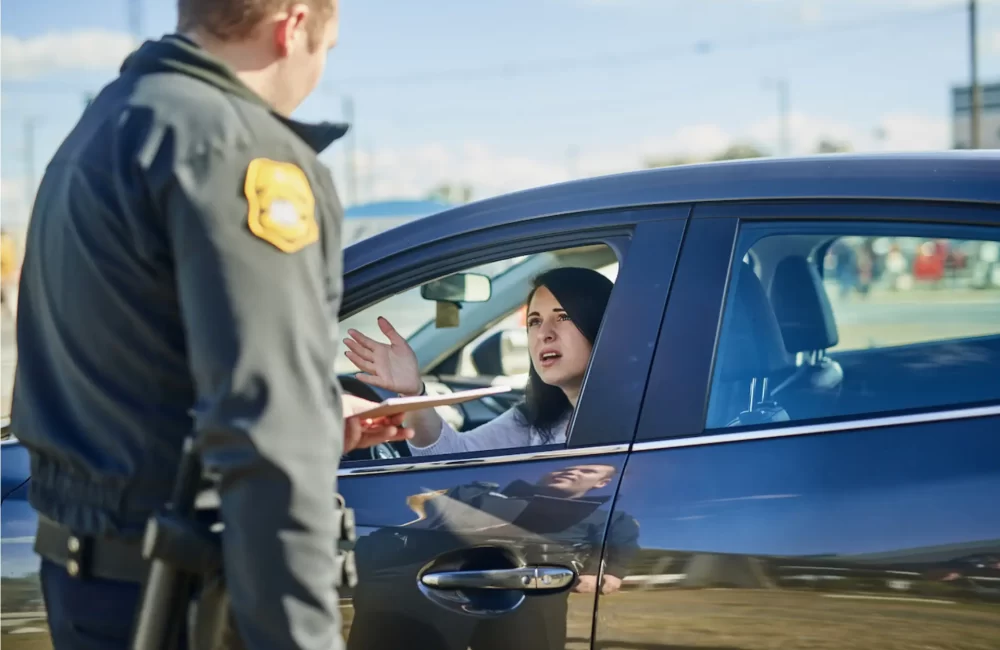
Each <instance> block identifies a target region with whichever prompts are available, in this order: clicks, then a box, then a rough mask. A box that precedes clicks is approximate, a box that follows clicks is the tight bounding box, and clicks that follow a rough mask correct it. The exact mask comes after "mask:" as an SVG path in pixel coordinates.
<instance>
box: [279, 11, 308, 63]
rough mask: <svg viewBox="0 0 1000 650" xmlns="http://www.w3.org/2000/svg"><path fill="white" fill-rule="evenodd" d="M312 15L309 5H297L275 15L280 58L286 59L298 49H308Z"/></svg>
mask: <svg viewBox="0 0 1000 650" xmlns="http://www.w3.org/2000/svg"><path fill="white" fill-rule="evenodd" d="M310 14H311V11H310V9H309V5H306V4H303V3H295V4H293V5H291V6H289V7H288V9H287V10H286V11H283V12H281V13H279V14H276V15H275V20H274V45H275V47H276V48H277V50H278V55H279V56H281V57H286V56H289V55H290V54H291V53H292V52H294V51H295V50H296V49H298V48H308V46H309V33H308V30H307V26H308V23H309V19H310Z"/></svg>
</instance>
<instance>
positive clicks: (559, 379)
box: [526, 286, 591, 392]
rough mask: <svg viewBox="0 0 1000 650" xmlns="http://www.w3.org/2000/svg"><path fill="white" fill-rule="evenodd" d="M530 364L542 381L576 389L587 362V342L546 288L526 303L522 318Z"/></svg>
mask: <svg viewBox="0 0 1000 650" xmlns="http://www.w3.org/2000/svg"><path fill="white" fill-rule="evenodd" d="M526 322H527V327H528V349H529V350H530V352H531V364H532V366H534V368H535V372H537V373H538V376H539V377H541V379H542V381H544V382H545V383H546V384H550V385H552V386H558V387H559V388H562V389H563V390H567V391H570V392H574V391H579V389H580V386H581V384H582V383H583V376H584V374H586V372H587V365H588V364H589V363H590V352H591V344H590V341H588V340H587V337H585V336H584V335H583V333H582V332H580V330H579V329H577V327H576V325H574V324H573V321H572V320H570V317H569V315H568V314H567V313H566V312H565V311H564V310H563V308H562V305H560V304H559V301H558V300H556V298H555V296H553V295H552V292H551V291H549V290H548V288H546V287H544V286H543V287H540V288H539V289H538V290H537V291H535V295H534V296H532V298H531V302H530V303H528V314H527V318H526Z"/></svg>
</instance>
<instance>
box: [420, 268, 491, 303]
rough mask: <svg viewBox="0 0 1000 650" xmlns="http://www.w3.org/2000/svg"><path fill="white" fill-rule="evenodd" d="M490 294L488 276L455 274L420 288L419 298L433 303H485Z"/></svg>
mask: <svg viewBox="0 0 1000 650" xmlns="http://www.w3.org/2000/svg"><path fill="white" fill-rule="evenodd" d="M492 294H493V284H492V282H491V281H490V278H489V276H486V275H479V274H477V273H456V274H454V275H449V276H448V277H445V278H440V279H438V280H432V281H430V282H428V283H427V284H425V285H423V286H422V287H420V296H421V297H422V298H424V299H425V300H433V301H435V302H451V303H463V302H486V301H487V300H489V299H490V296H491V295H492Z"/></svg>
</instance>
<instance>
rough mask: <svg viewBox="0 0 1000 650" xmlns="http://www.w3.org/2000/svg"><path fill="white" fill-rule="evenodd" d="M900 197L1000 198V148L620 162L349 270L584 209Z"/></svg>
mask: <svg viewBox="0 0 1000 650" xmlns="http://www.w3.org/2000/svg"><path fill="white" fill-rule="evenodd" d="M780 199H828V200H850V199H893V200H922V201H950V202H963V203H974V204H980V205H984V204H985V205H1000V150H978V151H960V150H955V151H940V152H929V153H866V154H821V155H815V156H808V157H797V158H755V159H748V160H733V161H723V162H710V163H698V164H692V165H678V166H674V167H662V168H656V169H646V170H637V171H631V172H623V173H619V174H612V175H607V176H597V177H592V178H585V179H580V180H573V181H567V182H563V183H556V184H552V185H546V186H542V187H537V188H532V189H528V190H522V191H518V192H512V193H509V194H504V195H501V196H496V197H492V198H488V199H483V200H480V201H475V202H473V203H468V204H465V205H461V206H458V207H455V208H451V209H448V210H444V211H442V212H438V213H436V214H432V215H428V216H426V217H423V218H421V219H418V220H415V221H412V222H409V223H405V224H403V225H401V226H398V227H396V228H393V229H391V230H388V231H385V232H382V233H379V234H377V235H375V236H373V237H371V238H369V239H367V240H365V241H363V242H361V244H360V245H357V244H356V245H354V246H350V247H348V248H347V250H346V251H345V270H348V271H349V270H352V269H357V268H360V267H363V266H367V265H369V264H373V263H375V262H377V261H378V260H379V259H381V258H383V257H385V256H386V255H390V254H393V253H395V252H397V251H399V250H401V249H405V248H409V247H410V245H411V244H412V245H420V244H425V243H429V242H432V241H436V240H439V239H443V238H447V237H451V236H455V235H459V234H462V233H467V232H472V231H475V230H482V229H486V228H492V227H496V226H502V225H506V224H512V223H516V222H519V221H528V220H534V219H541V218H545V217H550V216H556V215H560V214H570V213H574V212H581V211H593V210H614V209H623V208H637V207H643V206H653V205H667V204H672V203H704V202H727V201H760V200H780Z"/></svg>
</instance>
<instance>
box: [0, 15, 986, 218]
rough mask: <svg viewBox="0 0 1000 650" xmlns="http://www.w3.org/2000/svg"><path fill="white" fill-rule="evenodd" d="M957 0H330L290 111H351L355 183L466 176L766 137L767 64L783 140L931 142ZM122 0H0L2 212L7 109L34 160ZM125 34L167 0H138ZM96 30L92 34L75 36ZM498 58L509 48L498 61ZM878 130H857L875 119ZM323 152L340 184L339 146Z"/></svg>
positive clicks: (603, 167)
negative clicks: (332, 22)
mask: <svg viewBox="0 0 1000 650" xmlns="http://www.w3.org/2000/svg"><path fill="white" fill-rule="evenodd" d="M965 5H966V2H965V0H505V1H504V2H467V1H466V2H460V1H458V0H431V1H425V2H419V3H418V2H401V1H400V0H395V1H389V0H364V1H361V0H342V2H341V14H342V26H341V42H340V44H339V46H338V47H337V48H336V49H334V50H333V52H332V53H331V55H330V60H329V64H328V69H327V73H326V75H325V77H324V79H323V82H322V86H321V89H320V90H319V91H318V92H317V93H316V94H315V95H314V96H313V97H312V98H311V99H310V100H308V101H307V102H306V103H305V104H304V105H303V106H302V108H301V109H300V110H299V112H298V114H297V117H300V118H303V119H323V118H333V119H337V118H339V117H340V116H341V106H342V98H343V97H344V96H345V95H349V96H351V97H352V98H353V101H354V104H355V111H356V120H355V124H356V130H355V135H356V142H357V148H358V160H359V163H358V168H359V176H360V177H359V187H358V194H357V196H355V197H345V198H346V199H347V200H351V199H352V198H353V199H355V200H368V199H374V198H388V197H410V196H418V195H420V194H422V193H424V192H426V191H427V190H428V189H430V188H431V187H432V186H433V185H435V184H436V183H439V182H466V183H470V184H472V185H473V186H474V188H475V191H476V194H477V195H478V196H484V195H489V194H495V193H497V192H503V191H509V190H513V189H519V188H522V187H526V186H530V185H538V184H543V183H549V182H554V181H559V180H563V179H565V178H567V177H569V176H572V175H589V174H598V173H606V172H614V171H621V170H624V169H628V168H634V167H637V166H640V165H641V164H642V161H643V158H644V157H647V156H656V155H663V156H670V155H685V154H688V155H706V154H708V153H711V152H712V151H715V150H718V149H721V148H724V147H725V146H726V145H728V144H730V143H732V142H735V141H750V142H754V143H756V144H758V145H759V146H762V147H765V148H769V149H773V148H774V147H775V146H776V139H777V134H778V127H777V117H776V115H777V95H776V93H775V92H774V91H773V90H772V89H769V88H768V87H766V86H765V84H764V81H763V80H764V79H765V78H768V77H780V78H784V79H787V81H788V85H789V89H790V99H791V110H792V122H791V125H792V128H791V133H792V138H793V142H792V144H793V153H804V152H806V151H809V150H811V149H812V148H814V147H815V144H816V142H817V141H818V139H819V138H821V137H824V136H825V137H834V138H839V139H845V140H849V141H850V142H851V143H852V144H853V145H854V147H855V148H857V149H862V150H867V149H934V148H947V147H949V146H950V144H951V133H950V99H949V90H950V87H951V86H952V85H953V84H957V83H965V82H966V81H967V79H968V40H967V38H968V33H967V23H968V18H967V15H966V13H965V11H964V7H965ZM126 6H127V2H126V0H94V1H93V2H89V3H81V2H76V1H71V0H35V1H33V2H27V1H26V0H16V1H14V2H7V3H5V4H4V6H3V13H2V36H3V40H2V47H3V52H2V91H3V92H2V100H3V103H2V113H0V127H2V129H3V136H4V137H3V138H2V151H0V173H2V177H3V183H4V184H3V195H4V209H3V212H4V219H5V220H7V219H18V218H20V217H21V215H22V214H23V212H24V209H25V205H26V203H25V201H24V200H23V199H24V196H22V195H23V194H24V190H25V186H26V184H27V181H26V178H27V177H28V175H27V174H26V166H25V156H24V150H25V139H24V128H23V127H24V124H25V121H26V120H27V119H29V118H33V119H35V120H36V123H37V126H36V127H35V146H34V152H35V154H34V158H35V163H34V170H35V171H34V177H35V180H36V181H37V178H38V177H40V176H41V174H42V171H43V168H44V164H45V162H46V161H47V160H48V159H49V157H50V156H51V155H52V152H53V151H54V149H55V147H56V146H57V145H58V142H59V140H60V139H61V138H62V137H63V136H64V135H65V133H66V132H67V131H68V130H69V129H70V128H71V127H72V124H73V122H74V120H75V119H76V118H77V117H78V115H79V112H80V110H81V108H82V104H83V94H84V93H85V92H86V91H88V90H96V89H98V88H99V87H100V86H101V85H102V84H104V83H106V82H107V81H108V80H110V79H111V78H113V76H114V74H115V71H116V67H117V65H118V63H119V62H120V61H121V58H122V56H123V55H124V54H125V53H127V51H128V49H129V47H130V43H129V40H128V37H127V30H128V18H127V12H126ZM142 6H143V20H142V27H143V30H142V31H143V36H144V37H146V38H151V37H156V36H158V35H160V34H162V33H164V32H167V31H170V30H171V29H172V27H173V25H174V20H175V10H174V2H173V1H172V0H162V1H155V0H145V1H144V2H143V4H142ZM979 23H980V26H979V32H980V40H981V46H980V50H981V60H980V77H981V80H982V81H984V82H987V81H995V80H1000V2H997V1H996V0H981V9H980V19H979ZM94 46H96V48H95V47H94ZM504 66H510V67H509V68H505V67H504ZM879 127H881V128H883V129H884V133H885V137H884V139H882V140H879V139H877V138H875V136H874V133H875V131H876V129H877V128H879ZM331 151H332V152H331V154H330V155H329V156H328V157H327V159H326V161H327V162H328V163H329V164H330V165H331V167H332V168H333V169H334V173H335V176H336V177H337V179H338V181H339V182H340V184H341V186H343V178H344V177H343V160H344V155H345V154H344V149H343V147H342V146H339V145H337V146H335V147H334V148H333V149H332V150H331Z"/></svg>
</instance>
